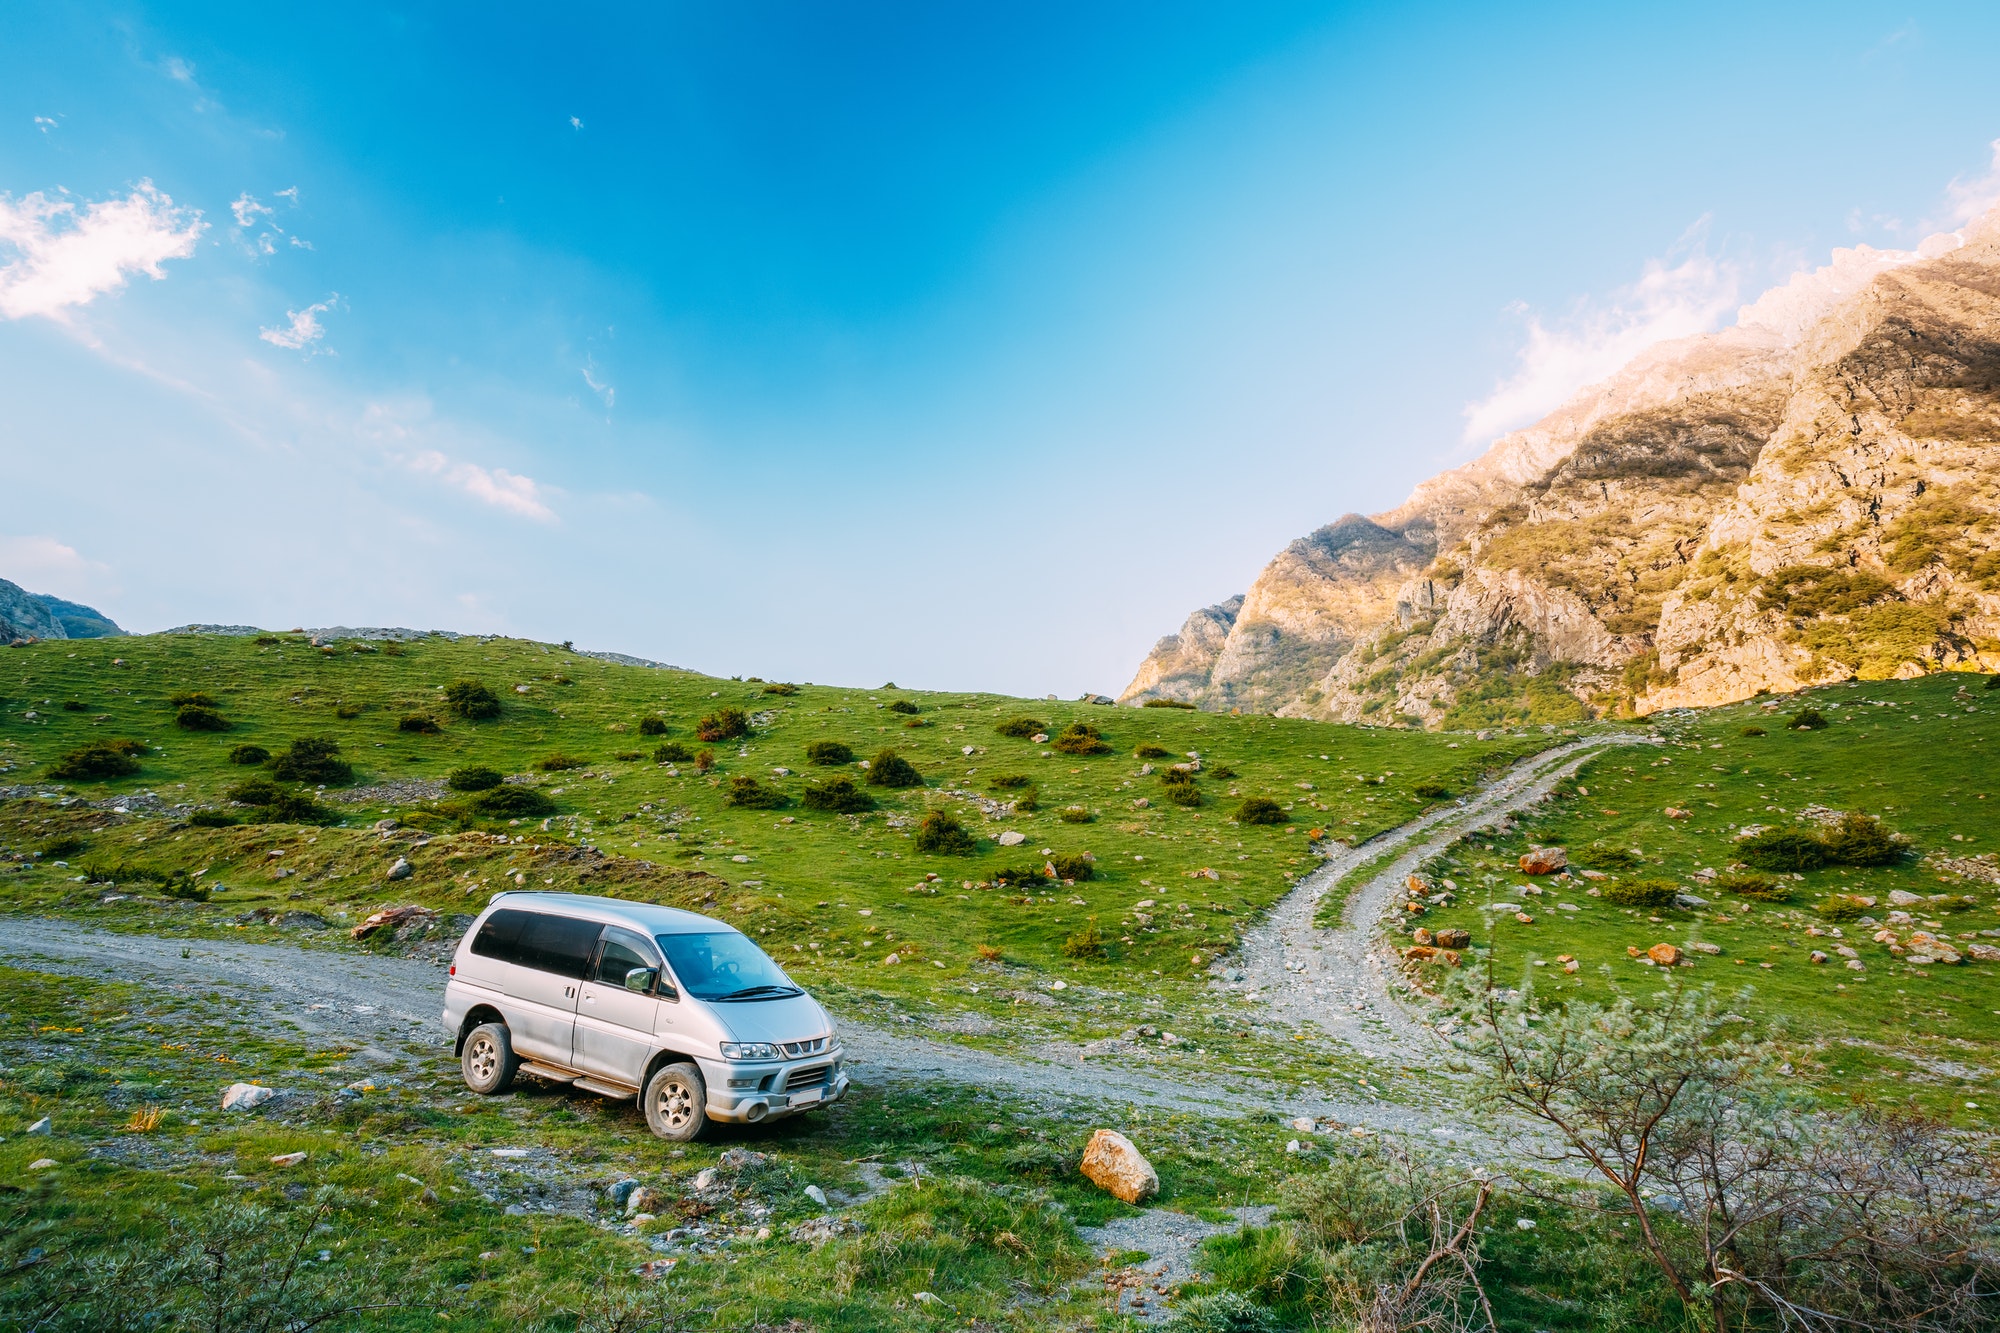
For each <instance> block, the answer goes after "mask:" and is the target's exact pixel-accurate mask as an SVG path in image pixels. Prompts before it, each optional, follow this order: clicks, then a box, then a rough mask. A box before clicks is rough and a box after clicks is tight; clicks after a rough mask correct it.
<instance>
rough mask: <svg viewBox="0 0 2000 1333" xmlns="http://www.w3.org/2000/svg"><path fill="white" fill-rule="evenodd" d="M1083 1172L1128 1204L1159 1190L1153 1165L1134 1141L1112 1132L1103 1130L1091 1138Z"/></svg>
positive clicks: (1086, 1176) (1103, 1188) (1084, 1155)
mask: <svg viewBox="0 0 2000 1333" xmlns="http://www.w3.org/2000/svg"><path fill="white" fill-rule="evenodd" d="M1081 1170H1082V1172H1083V1175H1084V1178H1085V1179H1087V1180H1089V1181H1090V1182H1091V1183H1092V1184H1094V1185H1096V1186H1098V1187H1099V1188H1100V1189H1102V1190H1104V1191H1105V1192H1106V1193H1108V1194H1110V1195H1111V1196H1112V1197H1113V1198H1116V1199H1121V1200H1123V1201H1124V1202H1126V1203H1137V1202H1139V1200H1141V1199H1144V1198H1147V1197H1148V1196H1150V1195H1153V1194H1156V1193H1158V1192H1159V1189H1160V1177H1159V1173H1157V1172H1156V1171H1154V1170H1153V1164H1152V1163H1151V1162H1149V1161H1147V1160H1146V1158H1145V1155H1144V1154H1142V1153H1141V1152H1140V1151H1139V1149H1138V1148H1137V1147H1135V1146H1134V1145H1133V1143H1132V1140H1130V1139H1128V1138H1126V1137H1125V1136H1124V1135H1123V1134H1120V1133H1119V1132H1118V1131H1116V1130H1112V1129H1100V1130H1098V1131H1097V1132H1096V1133H1095V1134H1092V1135H1091V1136H1090V1143H1089V1144H1088V1145H1087V1146H1086V1147H1085V1148H1084V1150H1083V1163H1082V1166H1081Z"/></svg>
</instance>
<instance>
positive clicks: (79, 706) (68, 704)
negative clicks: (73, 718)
mask: <svg viewBox="0 0 2000 1333" xmlns="http://www.w3.org/2000/svg"><path fill="white" fill-rule="evenodd" d="M89 707H90V705H89V704H87V703H85V702H84V701H83V700H81V699H65V700H63V712H65V713H81V712H83V711H84V710H85V709H87V708H89Z"/></svg>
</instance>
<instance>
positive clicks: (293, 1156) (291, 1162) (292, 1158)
mask: <svg viewBox="0 0 2000 1333" xmlns="http://www.w3.org/2000/svg"><path fill="white" fill-rule="evenodd" d="M305 1160H306V1155H305V1154H304V1153H302V1152H281V1153H279V1154H278V1155H277V1156H275V1157H273V1158H272V1159H271V1165H273V1166H297V1165H298V1164H299V1163H300V1162H303V1161H305Z"/></svg>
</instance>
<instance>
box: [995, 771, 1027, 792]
mask: <svg viewBox="0 0 2000 1333" xmlns="http://www.w3.org/2000/svg"><path fill="white" fill-rule="evenodd" d="M986 785H987V786H989V787H991V788H992V789H993V790H994V791H1015V790H1018V789H1019V788H1022V787H1032V786H1034V785H1035V780H1034V779H1033V778H1031V777H1029V776H1028V775H1027V774H1026V773H1002V774H1000V775H999V776H998V777H991V778H988V779H986Z"/></svg>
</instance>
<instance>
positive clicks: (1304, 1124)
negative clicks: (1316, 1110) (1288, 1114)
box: [1292, 1115, 1319, 1134]
mask: <svg viewBox="0 0 2000 1333" xmlns="http://www.w3.org/2000/svg"><path fill="white" fill-rule="evenodd" d="M1292 1128H1293V1129H1296V1130H1297V1131H1298V1132H1299V1133H1301V1134H1311V1133H1313V1132H1314V1131H1315V1130H1317V1129H1318V1128H1319V1122H1318V1121H1316V1120H1314V1119H1313V1118H1312V1117H1311V1116H1309V1115H1302V1116H1298V1117H1296V1118H1294V1119H1293V1121H1292Z"/></svg>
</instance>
